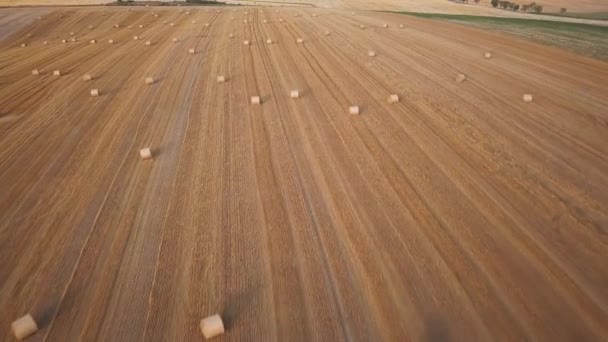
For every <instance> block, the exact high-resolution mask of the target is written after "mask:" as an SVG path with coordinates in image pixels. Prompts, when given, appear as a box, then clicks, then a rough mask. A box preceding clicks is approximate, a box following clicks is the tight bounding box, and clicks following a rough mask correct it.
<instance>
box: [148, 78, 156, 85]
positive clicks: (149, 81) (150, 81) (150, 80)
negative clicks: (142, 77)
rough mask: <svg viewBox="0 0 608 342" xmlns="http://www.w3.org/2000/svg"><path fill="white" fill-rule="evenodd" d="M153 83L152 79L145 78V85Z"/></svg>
mask: <svg viewBox="0 0 608 342" xmlns="http://www.w3.org/2000/svg"><path fill="white" fill-rule="evenodd" d="M153 83H154V77H146V84H147V85H150V84H153Z"/></svg>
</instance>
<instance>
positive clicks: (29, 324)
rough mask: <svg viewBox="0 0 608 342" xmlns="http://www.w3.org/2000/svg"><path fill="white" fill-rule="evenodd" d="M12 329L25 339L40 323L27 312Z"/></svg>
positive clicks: (16, 336)
mask: <svg viewBox="0 0 608 342" xmlns="http://www.w3.org/2000/svg"><path fill="white" fill-rule="evenodd" d="M201 327H202V323H201ZM222 330H223V327H222ZM11 331H12V332H13V335H15V338H16V339H18V340H23V339H26V338H27V337H28V336H31V335H33V334H34V333H35V332H36V331H38V325H37V324H36V321H34V318H32V315H30V314H27V315H25V316H23V317H21V318H19V319H17V320H16V321H14V322H13V323H11ZM213 331H214V330H213Z"/></svg>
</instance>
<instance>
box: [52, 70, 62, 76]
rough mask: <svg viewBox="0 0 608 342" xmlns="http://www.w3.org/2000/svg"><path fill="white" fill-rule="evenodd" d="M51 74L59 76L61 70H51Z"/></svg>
mask: <svg viewBox="0 0 608 342" xmlns="http://www.w3.org/2000/svg"><path fill="white" fill-rule="evenodd" d="M53 76H57V77H59V76H61V71H60V70H55V71H53Z"/></svg>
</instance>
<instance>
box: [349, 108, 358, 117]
mask: <svg viewBox="0 0 608 342" xmlns="http://www.w3.org/2000/svg"><path fill="white" fill-rule="evenodd" d="M348 113H349V114H351V115H359V106H350V107H348Z"/></svg>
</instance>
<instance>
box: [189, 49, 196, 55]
mask: <svg viewBox="0 0 608 342" xmlns="http://www.w3.org/2000/svg"><path fill="white" fill-rule="evenodd" d="M188 53H189V54H191V55H194V54H195V53H196V51H195V50H194V49H190V50H188Z"/></svg>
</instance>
